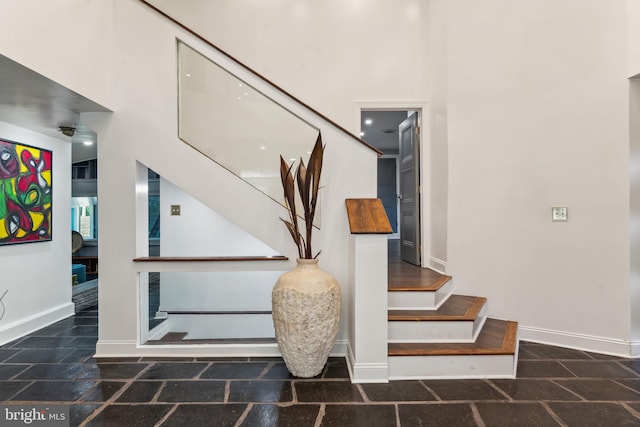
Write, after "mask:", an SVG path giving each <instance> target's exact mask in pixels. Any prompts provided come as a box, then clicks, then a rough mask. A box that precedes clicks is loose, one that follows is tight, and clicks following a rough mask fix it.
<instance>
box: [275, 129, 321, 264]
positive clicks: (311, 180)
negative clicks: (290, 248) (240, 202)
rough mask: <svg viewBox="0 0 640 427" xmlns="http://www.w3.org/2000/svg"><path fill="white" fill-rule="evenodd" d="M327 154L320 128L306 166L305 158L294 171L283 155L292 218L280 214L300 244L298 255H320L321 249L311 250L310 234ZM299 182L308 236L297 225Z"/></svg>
mask: <svg viewBox="0 0 640 427" xmlns="http://www.w3.org/2000/svg"><path fill="white" fill-rule="evenodd" d="M323 156H324V146H323V145H322V136H321V135H320V132H318V138H317V139H316V143H315V145H314V147H313V150H312V152H311V155H310V156H309V161H308V163H307V166H305V164H304V161H303V160H302V158H301V159H300V163H299V164H298V167H297V169H296V172H295V179H294V174H293V172H292V168H293V165H291V166H289V165H288V164H287V162H285V160H284V158H283V157H282V156H280V178H281V180H282V188H283V190H284V199H285V204H286V207H287V210H288V212H289V219H290V221H285V220H284V219H282V218H280V219H281V220H282V221H283V222H284V223H285V224H286V226H287V229H288V230H289V233H290V234H291V237H292V238H293V241H294V243H295V244H296V246H297V247H298V255H299V257H300V258H306V259H311V258H316V257H317V256H318V255H320V252H318V253H317V254H316V255H315V256H313V254H312V250H311V237H312V232H313V219H314V217H315V214H316V206H317V204H318V192H319V190H320V175H321V172H322V158H323ZM296 183H297V187H298V195H299V196H300V201H301V202H302V209H303V219H304V223H305V236H304V237H303V236H302V233H301V232H300V229H299V227H298V220H297V218H298V215H297V212H296V205H295V195H296V191H295V184H296Z"/></svg>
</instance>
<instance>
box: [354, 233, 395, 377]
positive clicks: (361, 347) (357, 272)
mask: <svg viewBox="0 0 640 427" xmlns="http://www.w3.org/2000/svg"><path fill="white" fill-rule="evenodd" d="M387 252H388V243H387V235H386V234H352V235H351V239H350V258H351V266H350V274H349V276H350V277H349V295H350V303H351V307H350V310H349V313H350V319H349V325H350V328H349V353H348V358H347V362H348V365H349V370H350V374H351V381H352V382H354V383H374V382H377V383H382V382H385V383H386V382H389V365H388V359H387V277H388V258H387Z"/></svg>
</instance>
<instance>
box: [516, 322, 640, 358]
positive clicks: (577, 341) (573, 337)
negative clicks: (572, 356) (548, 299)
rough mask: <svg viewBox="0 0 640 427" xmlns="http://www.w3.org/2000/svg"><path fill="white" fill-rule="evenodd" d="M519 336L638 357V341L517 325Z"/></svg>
mask: <svg viewBox="0 0 640 427" xmlns="http://www.w3.org/2000/svg"><path fill="white" fill-rule="evenodd" d="M518 331H519V332H518V335H519V338H520V339H521V340H523V341H532V342H537V343H540V344H549V345H556V346H559V347H566V348H573V349H576V350H583V351H590V352H593V353H602V354H609V355H612V356H622V357H640V342H638V341H627V340H622V339H615V338H604V337H597V336H593V335H585V334H576V333H572V332H564V331H555V330H551V329H543V328H535V327H531V326H522V325H520V326H518Z"/></svg>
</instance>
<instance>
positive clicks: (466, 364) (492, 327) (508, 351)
mask: <svg viewBox="0 0 640 427" xmlns="http://www.w3.org/2000/svg"><path fill="white" fill-rule="evenodd" d="M517 329H518V324H517V323H516V322H511V321H502V320H496V319H487V320H486V322H485V325H484V327H483V328H482V330H481V332H480V334H479V335H478V337H477V339H476V341H475V342H473V343H390V344H389V345H388V348H389V357H388V362H389V379H390V380H403V379H444V378H515V375H516V366H517V363H516V362H517V357H518V356H517V341H518V338H517Z"/></svg>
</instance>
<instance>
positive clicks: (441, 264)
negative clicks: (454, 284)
mask: <svg viewBox="0 0 640 427" xmlns="http://www.w3.org/2000/svg"><path fill="white" fill-rule="evenodd" d="M429 268H430V269H432V270H435V271H437V272H438V273H441V274H446V273H445V272H446V271H447V262H446V261H443V260H441V259H438V258H436V257H433V256H432V257H429Z"/></svg>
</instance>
